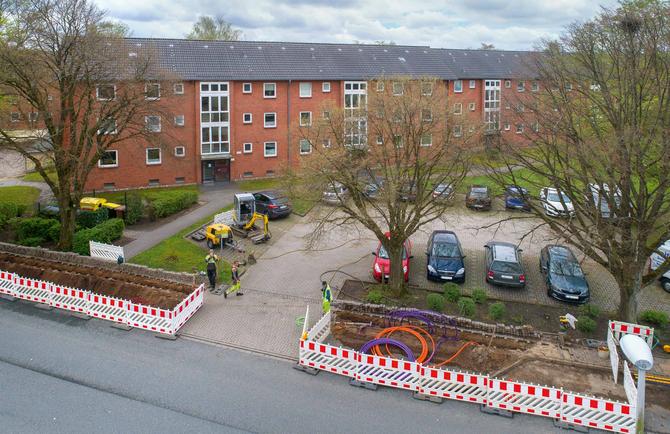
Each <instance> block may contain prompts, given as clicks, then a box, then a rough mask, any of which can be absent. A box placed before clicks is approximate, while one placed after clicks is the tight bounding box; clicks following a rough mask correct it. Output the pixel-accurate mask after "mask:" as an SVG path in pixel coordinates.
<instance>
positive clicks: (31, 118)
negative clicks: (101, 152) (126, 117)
mask: <svg viewBox="0 0 670 434" xmlns="http://www.w3.org/2000/svg"><path fill="white" fill-rule="evenodd" d="M39 115H40V114H39V112H30V113H28V122H37V120H38V119H39ZM115 130H116V128H115Z"/></svg>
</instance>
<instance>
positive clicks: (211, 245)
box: [207, 238, 214, 249]
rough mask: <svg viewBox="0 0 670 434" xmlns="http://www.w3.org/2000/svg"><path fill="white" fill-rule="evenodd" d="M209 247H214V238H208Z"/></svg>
mask: <svg viewBox="0 0 670 434" xmlns="http://www.w3.org/2000/svg"><path fill="white" fill-rule="evenodd" d="M207 247H209V248H210V249H213V248H214V242H212V240H210V239H209V238H208V239H207Z"/></svg>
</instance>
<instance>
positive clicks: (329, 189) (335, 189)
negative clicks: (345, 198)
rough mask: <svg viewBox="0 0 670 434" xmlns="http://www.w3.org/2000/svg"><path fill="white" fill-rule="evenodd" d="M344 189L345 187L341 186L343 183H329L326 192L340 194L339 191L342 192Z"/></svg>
mask: <svg viewBox="0 0 670 434" xmlns="http://www.w3.org/2000/svg"><path fill="white" fill-rule="evenodd" d="M343 191H344V187H343V186H341V185H336V186H333V185H329V186H328V187H326V191H325V192H326V193H331V194H339V193H342V192H343Z"/></svg>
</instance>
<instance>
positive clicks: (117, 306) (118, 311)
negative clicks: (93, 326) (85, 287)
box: [86, 294, 129, 323]
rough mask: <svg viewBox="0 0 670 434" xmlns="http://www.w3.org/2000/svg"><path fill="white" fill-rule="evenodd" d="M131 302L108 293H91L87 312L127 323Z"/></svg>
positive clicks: (94, 315)
mask: <svg viewBox="0 0 670 434" xmlns="http://www.w3.org/2000/svg"><path fill="white" fill-rule="evenodd" d="M128 304H129V302H128V301H126V300H123V299H120V298H116V297H111V296H108V295H99V294H90V296H89V302H88V309H87V310H86V314H87V315H89V316H92V317H94V318H100V319H106V320H109V321H114V322H120V323H126V316H127V314H128Z"/></svg>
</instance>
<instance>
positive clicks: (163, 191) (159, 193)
mask: <svg viewBox="0 0 670 434" xmlns="http://www.w3.org/2000/svg"><path fill="white" fill-rule="evenodd" d="M175 191H195V192H196V193H199V192H200V189H199V188H198V186H197V185H184V186H183V187H164V188H160V187H158V188H138V189H137V190H126V191H110V192H97V191H96V192H95V196H96V197H102V198H105V199H107V200H108V201H111V202H116V203H121V204H122V203H123V198H124V197H125V195H126V194H130V193H138V194H139V195H140V196H142V197H143V198H145V199H146V200H148V201H150V202H151V201H152V200H156V199H158V198H161V197H164V196H168V195H170V193H172V192H175Z"/></svg>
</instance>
